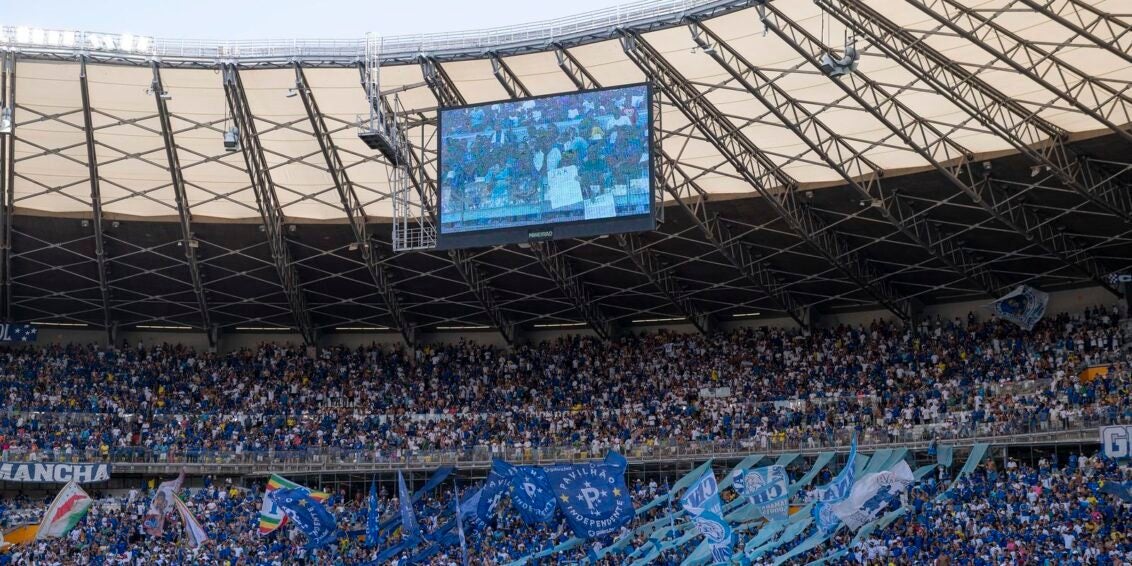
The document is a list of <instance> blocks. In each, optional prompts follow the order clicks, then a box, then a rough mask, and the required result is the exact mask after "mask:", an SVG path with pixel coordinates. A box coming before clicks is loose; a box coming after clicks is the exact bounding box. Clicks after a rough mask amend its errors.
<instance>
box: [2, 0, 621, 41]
mask: <svg viewBox="0 0 1132 566" xmlns="http://www.w3.org/2000/svg"><path fill="white" fill-rule="evenodd" d="M624 1H625V0H572V1H570V2H547V1H545V0H481V1H478V2H477V1H474V0H397V1H393V0H336V1H330V2H319V1H317V0H272V1H267V0H148V1H143V0H0V25H11V26H29V27H42V28H48V29H73V30H85V31H99V32H105V33H124V32H128V33H132V34H135V35H148V36H155V37H175V38H190V39H277V38H353V37H361V36H363V35H365V33H366V32H374V33H377V34H379V35H401V34H414V33H431V32H444V31H459V30H467V29H479V28H485V27H494V26H500V25H512V24H521V23H528V22H533V21H538V20H544V19H549V18H557V17H561V16H569V15H574V14H578V13H584V12H587V11H591V10H595V9H599V8H605V7H610V6H616V5H617V4H620V3H624Z"/></svg>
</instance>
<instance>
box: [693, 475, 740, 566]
mask: <svg viewBox="0 0 1132 566" xmlns="http://www.w3.org/2000/svg"><path fill="white" fill-rule="evenodd" d="M680 506H681V507H683V508H684V510H685V511H687V512H688V514H689V515H691V516H692V522H693V523H695V524H696V528H697V529H698V530H699V531H700V534H702V535H704V538H705V539H706V540H707V541H708V544H710V545H711V558H712V563H713V564H729V563H730V562H731V553H732V547H733V545H734V538H735V535H734V532H732V530H731V525H729V524H727V521H724V520H723V503H722V502H721V501H720V499H719V484H717V483H716V482H715V473H714V472H712V471H711V468H708V469H707V471H705V472H704V475H703V476H701V477H700V479H699V480H697V481H696V483H694V484H692V485H690V486H688V491H686V492H685V493H684V496H683V497H681V498H680Z"/></svg>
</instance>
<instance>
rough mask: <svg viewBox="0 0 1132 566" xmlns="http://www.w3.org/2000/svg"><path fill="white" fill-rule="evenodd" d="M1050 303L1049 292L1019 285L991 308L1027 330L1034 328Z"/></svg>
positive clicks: (992, 304)
mask: <svg viewBox="0 0 1132 566" xmlns="http://www.w3.org/2000/svg"><path fill="white" fill-rule="evenodd" d="M1047 305H1049V294H1048V293H1043V292H1042V291H1039V290H1037V289H1035V288H1033V287H1030V286H1028V285H1019V286H1018V287H1015V288H1014V290H1013V291H1011V292H1009V293H1007V294H1006V295H1004V296H1003V297H1001V298H999V299H998V300H996V301H995V302H993V303H991V310H993V311H994V313H995V314H996V315H998V316H1000V317H1002V318H1003V319H1006V320H1008V321H1010V322H1013V323H1014V324H1017V325H1018V326H1021V327H1022V328H1025V329H1026V330H1033V329H1034V325H1035V324H1037V323H1038V321H1039V320H1041V319H1042V315H1044V314H1045V313H1046V306H1047Z"/></svg>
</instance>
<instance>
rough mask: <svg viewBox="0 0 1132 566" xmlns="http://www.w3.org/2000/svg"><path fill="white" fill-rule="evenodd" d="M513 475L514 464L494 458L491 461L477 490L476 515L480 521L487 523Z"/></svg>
mask: <svg viewBox="0 0 1132 566" xmlns="http://www.w3.org/2000/svg"><path fill="white" fill-rule="evenodd" d="M514 475H515V466H512V465H511V464H508V463H507V462H504V461H503V460H498V459H494V460H492V461H491V473H490V474H488V476H487V480H486V481H484V483H483V487H482V488H481V489H480V491H479V501H477V502H476V517H477V518H478V519H479V520H480V522H483V523H487V522H489V521H491V519H492V517H494V516H495V513H496V511H498V509H499V503H500V501H501V500H502V499H503V496H504V495H505V494H506V493H507V491H508V490H509V489H510V487H511V477H512V476H514Z"/></svg>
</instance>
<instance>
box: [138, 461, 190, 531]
mask: <svg viewBox="0 0 1132 566" xmlns="http://www.w3.org/2000/svg"><path fill="white" fill-rule="evenodd" d="M184 481H185V472H181V473H180V475H178V476H177V479H175V480H169V481H163V482H161V485H158V486H157V492H156V493H154V494H153V500H152V501H150V502H149V509H148V510H146V512H145V518H143V519H142V528H144V529H145V532H146V533H147V534H149V536H151V537H159V536H161V534H162V533H164V532H165V515H167V514H168V513H169V512H170V511H172V510H173V500H174V499H176V498H177V492H178V491H181V483H182V482H184Z"/></svg>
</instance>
